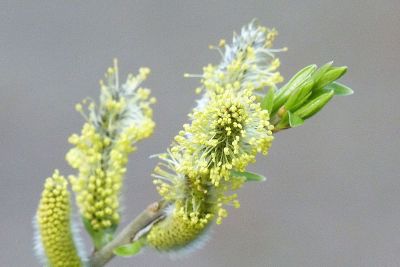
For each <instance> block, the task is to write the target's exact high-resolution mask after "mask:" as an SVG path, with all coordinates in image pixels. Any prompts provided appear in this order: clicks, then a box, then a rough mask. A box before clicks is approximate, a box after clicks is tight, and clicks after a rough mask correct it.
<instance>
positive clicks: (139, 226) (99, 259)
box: [89, 202, 167, 267]
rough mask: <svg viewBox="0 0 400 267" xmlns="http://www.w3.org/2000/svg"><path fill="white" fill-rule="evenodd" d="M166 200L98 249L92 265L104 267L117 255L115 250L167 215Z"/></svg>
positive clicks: (90, 262)
mask: <svg viewBox="0 0 400 267" xmlns="http://www.w3.org/2000/svg"><path fill="white" fill-rule="evenodd" d="M166 205H167V204H166V203H165V202H155V203H153V204H150V205H149V206H148V207H147V208H146V209H145V210H144V211H142V212H141V213H140V214H139V215H138V216H137V217H136V218H135V219H134V220H133V221H132V222H131V223H129V224H128V225H127V226H126V227H125V228H124V229H123V230H122V231H121V232H120V233H119V234H118V235H117V236H116V237H115V238H114V239H113V240H112V241H111V242H110V243H108V244H107V245H105V246H104V247H103V248H101V249H100V250H98V251H95V252H94V253H93V254H92V256H91V257H90V260H89V266H90V267H102V266H104V265H105V264H106V263H107V262H109V261H110V260H111V259H112V258H113V257H114V256H115V255H114V253H113V250H114V249H115V248H117V247H120V246H122V245H126V244H129V243H132V242H133V241H134V240H136V239H137V235H138V233H140V232H141V231H142V230H143V229H146V227H149V226H150V225H152V224H153V223H155V222H157V221H158V220H160V219H162V218H163V217H164V215H165V213H164V207H165V206H166Z"/></svg>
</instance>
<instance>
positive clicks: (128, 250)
mask: <svg viewBox="0 0 400 267" xmlns="http://www.w3.org/2000/svg"><path fill="white" fill-rule="evenodd" d="M142 246H143V244H142V243H141V242H139V241H136V242H133V243H131V244H127V245H123V246H120V247H117V248H115V249H114V250H113V252H114V254H115V255H117V256H121V257H131V256H134V255H136V254H137V253H139V252H140V250H141V248H142Z"/></svg>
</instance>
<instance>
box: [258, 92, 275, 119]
mask: <svg viewBox="0 0 400 267" xmlns="http://www.w3.org/2000/svg"><path fill="white" fill-rule="evenodd" d="M274 97H275V88H274V87H271V88H270V89H269V90H268V92H267V94H266V95H265V96H264V98H263V99H262V101H261V108H262V109H266V110H268V112H269V113H270V114H271V111H272V107H273V106H274Z"/></svg>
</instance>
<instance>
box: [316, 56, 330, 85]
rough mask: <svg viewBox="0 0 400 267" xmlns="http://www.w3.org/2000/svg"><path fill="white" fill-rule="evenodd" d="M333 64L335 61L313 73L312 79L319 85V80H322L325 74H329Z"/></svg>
mask: <svg viewBox="0 0 400 267" xmlns="http://www.w3.org/2000/svg"><path fill="white" fill-rule="evenodd" d="M332 64H333V61H330V62H328V63H326V64H325V65H323V66H322V67H321V68H319V69H318V70H316V71H315V72H314V73H313V75H312V79H313V81H314V83H318V81H319V79H321V77H322V76H323V75H324V74H325V72H327V71H328V70H329V69H330V68H331V67H332Z"/></svg>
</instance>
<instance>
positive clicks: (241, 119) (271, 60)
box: [146, 22, 282, 251]
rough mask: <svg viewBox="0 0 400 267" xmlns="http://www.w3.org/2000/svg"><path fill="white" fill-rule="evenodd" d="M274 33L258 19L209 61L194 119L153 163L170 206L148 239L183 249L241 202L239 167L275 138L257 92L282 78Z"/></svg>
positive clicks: (152, 243)
mask: <svg viewBox="0 0 400 267" xmlns="http://www.w3.org/2000/svg"><path fill="white" fill-rule="evenodd" d="M275 36H276V31H275V30H269V29H267V28H265V27H260V26H258V25H257V24H256V23H255V22H252V23H250V24H249V25H247V26H245V27H243V29H242V31H241V34H240V35H239V36H238V35H236V34H235V35H234V38H233V43H232V44H231V45H226V44H225V42H224V41H221V46H223V47H225V53H222V51H221V50H220V52H221V54H223V58H222V62H221V63H220V64H219V65H216V66H213V65H208V66H207V67H205V68H204V73H203V74H202V75H200V77H201V86H200V87H199V88H197V89H196V91H197V92H198V93H200V92H203V95H202V97H201V99H200V100H199V102H198V105H197V107H195V108H194V110H193V112H192V113H191V114H189V117H190V118H191V123H190V124H185V125H184V126H183V130H182V131H180V132H179V134H178V135H177V136H176V137H175V142H174V143H173V144H172V145H171V148H170V149H169V150H168V152H167V153H165V154H162V155H160V156H159V158H160V160H161V162H160V163H159V165H158V166H157V167H156V168H155V170H154V174H153V176H154V177H155V178H156V179H155V180H154V184H155V185H156V186H157V190H158V192H159V193H160V195H161V196H162V197H163V198H164V199H165V200H167V201H169V202H170V203H171V205H170V206H169V208H168V210H167V217H166V219H164V220H163V221H161V222H159V223H157V224H155V225H154V226H153V227H152V229H151V230H150V232H149V233H148V234H147V236H146V240H147V243H148V244H149V245H150V246H152V247H154V248H156V249H158V250H161V251H171V250H177V249H180V248H184V247H186V246H187V245H189V244H191V243H192V242H193V241H194V240H196V239H197V238H198V237H199V236H200V235H201V234H202V233H203V232H204V231H205V230H206V229H207V228H208V226H209V225H210V222H211V221H213V220H214V219H215V220H216V223H217V224H220V223H221V222H222V219H223V218H225V217H226V216H227V210H226V209H225V207H224V206H225V205H233V206H234V207H239V206H240V204H239V202H238V200H237V195H236V194H235V193H231V192H232V191H234V190H237V189H238V188H240V187H241V186H242V184H243V183H244V180H245V179H244V177H241V176H240V175H236V174H237V173H238V172H242V171H244V170H245V169H246V167H247V165H248V164H249V163H252V162H254V161H255V157H256V154H257V153H263V154H266V153H267V152H268V149H269V147H270V145H271V142H272V140H273V137H272V129H273V126H272V125H271V124H270V123H269V114H268V111H266V110H262V109H261V107H260V103H259V99H258V97H257V92H258V91H261V90H263V89H264V87H265V86H273V85H274V84H275V83H278V82H280V81H281V80H282V77H281V76H280V74H279V72H276V69H277V67H278V66H279V60H278V59H277V58H275V55H274V54H273V52H274V51H276V50H272V49H270V47H271V45H272V41H273V39H274V38H275ZM217 49H219V48H217ZM187 76H191V75H187ZM233 171H235V172H233ZM235 173H236V174H235Z"/></svg>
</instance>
